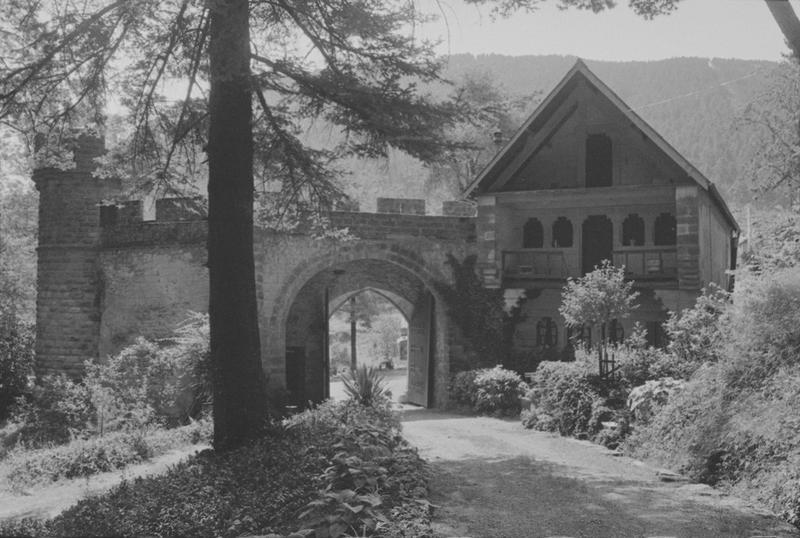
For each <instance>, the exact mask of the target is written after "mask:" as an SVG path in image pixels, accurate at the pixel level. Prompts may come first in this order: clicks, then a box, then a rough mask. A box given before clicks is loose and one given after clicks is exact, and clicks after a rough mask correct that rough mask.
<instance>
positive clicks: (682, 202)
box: [675, 185, 700, 289]
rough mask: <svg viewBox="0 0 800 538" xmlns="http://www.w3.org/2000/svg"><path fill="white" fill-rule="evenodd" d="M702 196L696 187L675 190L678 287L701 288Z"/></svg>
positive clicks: (687, 186) (688, 186)
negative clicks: (700, 233) (700, 232)
mask: <svg viewBox="0 0 800 538" xmlns="http://www.w3.org/2000/svg"><path fill="white" fill-rule="evenodd" d="M699 204H700V194H699V191H698V187H697V186H696V185H682V186H679V187H676V189H675V208H676V211H677V215H676V216H675V220H676V224H677V255H678V285H679V287H681V288H685V289H699V288H700V236H699V230H700V220H699V219H700V207H699Z"/></svg>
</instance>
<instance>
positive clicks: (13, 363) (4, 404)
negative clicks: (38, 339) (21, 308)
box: [0, 311, 34, 422]
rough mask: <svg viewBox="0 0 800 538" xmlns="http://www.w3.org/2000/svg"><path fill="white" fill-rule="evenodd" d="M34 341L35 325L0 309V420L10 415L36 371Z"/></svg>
mask: <svg viewBox="0 0 800 538" xmlns="http://www.w3.org/2000/svg"><path fill="white" fill-rule="evenodd" d="M33 343H34V331H33V327H32V326H30V325H27V324H25V323H23V322H21V321H20V320H19V319H17V317H16V316H15V315H13V314H10V313H9V314H3V313H2V312H1V311H0V422H2V421H4V420H6V419H7V418H8V417H9V416H10V414H11V411H12V407H13V404H14V402H15V401H16V399H17V398H18V397H19V396H20V395H22V393H23V392H24V390H25V388H26V387H27V386H28V378H29V377H30V376H31V375H33Z"/></svg>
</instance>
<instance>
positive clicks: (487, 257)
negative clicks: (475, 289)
mask: <svg viewBox="0 0 800 538" xmlns="http://www.w3.org/2000/svg"><path fill="white" fill-rule="evenodd" d="M495 200H496V199H495V197H494V196H482V197H480V198H479V199H478V222H477V232H478V263H477V266H478V270H479V271H480V277H481V278H482V280H483V285H484V286H486V287H487V288H499V287H500V283H501V281H502V277H501V275H500V267H501V264H502V263H503V262H502V260H500V259H498V258H499V256H500V254H499V253H498V252H497V214H496V205H495Z"/></svg>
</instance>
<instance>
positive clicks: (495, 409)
mask: <svg viewBox="0 0 800 538" xmlns="http://www.w3.org/2000/svg"><path fill="white" fill-rule="evenodd" d="M527 389H528V386H527V385H526V384H525V382H524V381H523V380H522V379H521V378H520V377H519V375H518V374H517V373H516V372H512V371H511V370H506V369H504V368H502V367H501V366H499V365H498V366H495V367H494V368H482V369H480V370H468V371H466V372H459V373H457V374H456V375H455V376H454V377H453V379H452V381H451V382H450V386H449V396H450V401H451V402H453V403H455V404H457V405H460V406H464V407H467V408H469V409H470V411H472V412H475V413H480V414H488V415H501V416H502V415H507V416H513V415H518V414H519V412H520V398H521V397H522V396H523V395H524V394H525V391H526V390H527Z"/></svg>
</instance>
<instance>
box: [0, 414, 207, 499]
mask: <svg viewBox="0 0 800 538" xmlns="http://www.w3.org/2000/svg"><path fill="white" fill-rule="evenodd" d="M210 438H211V422H210V420H201V421H197V422H194V423H192V424H190V425H188V426H183V427H180V428H175V429H171V430H138V431H125V432H114V433H110V434H108V435H104V436H102V437H92V438H90V439H76V440H74V441H72V442H70V443H68V444H65V445H61V446H56V447H50V448H40V449H37V450H16V451H12V452H11V453H10V454H9V455H8V457H7V459H6V460H5V462H4V466H5V467H6V468H7V469H8V473H7V475H6V476H5V479H6V481H7V482H8V483H9V484H10V485H12V486H14V487H25V486H31V485H35V484H41V483H47V482H53V481H56V480H59V479H61V478H76V477H82V476H90V475H93V474H97V473H102V472H106V471H113V470H115V469H120V468H122V467H125V466H126V465H129V464H131V463H138V462H141V461H144V460H146V459H148V458H151V457H153V456H156V455H159V454H163V453H164V452H166V451H167V450H170V449H172V448H175V447H177V446H184V445H187V444H196V443H198V442H201V441H205V442H208V441H209V440H210Z"/></svg>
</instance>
